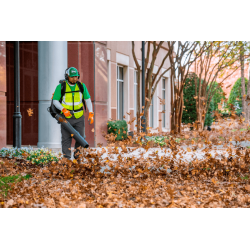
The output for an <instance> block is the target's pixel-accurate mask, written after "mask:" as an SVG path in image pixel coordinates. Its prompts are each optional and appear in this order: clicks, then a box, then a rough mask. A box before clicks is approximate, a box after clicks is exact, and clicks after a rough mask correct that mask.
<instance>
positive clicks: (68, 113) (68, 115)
mask: <svg viewBox="0 0 250 250" xmlns="http://www.w3.org/2000/svg"><path fill="white" fill-rule="evenodd" d="M62 112H63V114H64V115H65V117H67V118H70V117H71V116H72V115H71V113H70V111H69V110H67V109H66V108H63V109H62Z"/></svg>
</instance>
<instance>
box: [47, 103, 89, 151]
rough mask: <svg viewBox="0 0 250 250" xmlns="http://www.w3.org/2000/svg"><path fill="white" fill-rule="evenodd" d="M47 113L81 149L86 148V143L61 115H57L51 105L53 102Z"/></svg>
mask: <svg viewBox="0 0 250 250" xmlns="http://www.w3.org/2000/svg"><path fill="white" fill-rule="evenodd" d="M48 111H49V113H50V114H51V115H52V117H54V118H55V119H56V120H57V121H58V123H59V124H61V125H62V126H63V127H64V128H65V129H66V130H67V131H68V132H69V133H70V134H71V135H73V136H72V137H73V138H74V139H75V140H76V141H77V142H78V143H79V144H80V145H81V146H82V147H83V148H88V147H89V144H88V142H87V141H86V140H85V139H84V138H83V137H82V136H81V135H80V134H79V132H77V131H76V130H75V129H74V128H73V127H72V125H71V124H70V123H69V122H68V121H67V119H65V118H64V117H63V116H62V115H61V114H58V113H57V111H56V108H55V106H54V104H53V100H52V103H51V106H50V107H49V108H48Z"/></svg>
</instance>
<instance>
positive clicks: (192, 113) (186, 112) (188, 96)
mask: <svg viewBox="0 0 250 250" xmlns="http://www.w3.org/2000/svg"><path fill="white" fill-rule="evenodd" d="M194 79H195V78H194V77H190V78H187V79H186V83H185V86H184V89H183V99H184V106H185V108H183V114H182V123H185V124H188V123H193V122H195V121H196V118H197V115H196V100H195V99H194V96H195V83H194Z"/></svg>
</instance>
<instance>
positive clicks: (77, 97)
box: [61, 82, 83, 119]
mask: <svg viewBox="0 0 250 250" xmlns="http://www.w3.org/2000/svg"><path fill="white" fill-rule="evenodd" d="M82 98H83V96H82V92H81V91H80V89H79V87H78V85H77V84H76V87H75V91H72V90H71V88H70V86H69V84H68V83H67V82H66V90H65V95H64V96H63V98H62V103H61V104H62V106H63V107H64V108H66V109H68V110H70V111H72V110H73V111H74V116H75V118H76V119H78V118H80V117H81V116H83V103H82ZM66 118H67V117H66ZM68 118H70V117H68Z"/></svg>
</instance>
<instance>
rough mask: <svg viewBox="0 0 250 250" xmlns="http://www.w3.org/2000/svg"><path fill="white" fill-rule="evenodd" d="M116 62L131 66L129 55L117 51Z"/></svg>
mask: <svg viewBox="0 0 250 250" xmlns="http://www.w3.org/2000/svg"><path fill="white" fill-rule="evenodd" d="M116 63H118V64H121V65H124V66H129V56H126V55H123V54H120V53H117V52H116Z"/></svg>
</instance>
